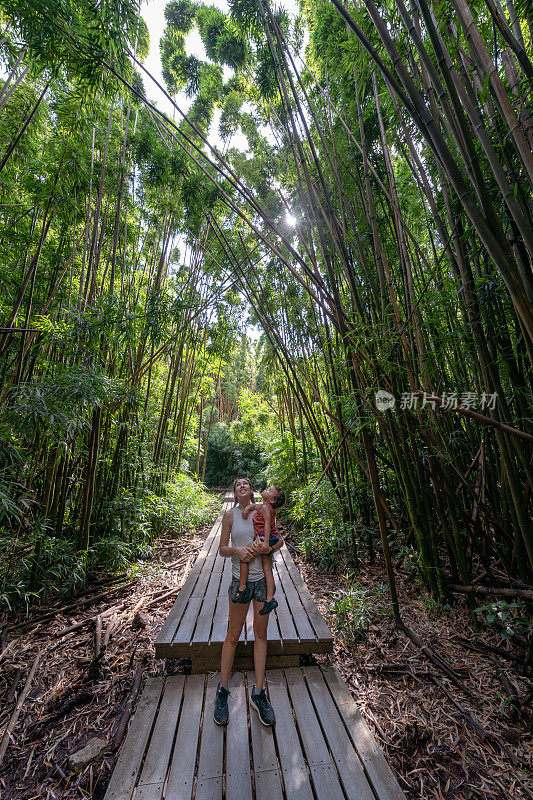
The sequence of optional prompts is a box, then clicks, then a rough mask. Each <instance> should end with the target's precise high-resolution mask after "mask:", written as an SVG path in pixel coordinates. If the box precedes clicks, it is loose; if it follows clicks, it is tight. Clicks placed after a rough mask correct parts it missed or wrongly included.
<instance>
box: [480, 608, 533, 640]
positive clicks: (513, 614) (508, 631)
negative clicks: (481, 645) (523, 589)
mask: <svg viewBox="0 0 533 800" xmlns="http://www.w3.org/2000/svg"><path fill="white" fill-rule="evenodd" d="M521 608H522V606H521V605H520V603H514V602H513V603H508V602H507V600H495V601H494V602H493V603H488V604H487V605H484V606H479V607H478V608H475V609H474V612H475V613H476V614H480V613H483V612H484V614H485V619H486V620H487V622H488V623H489V625H491V624H492V623H493V622H494V621H495V620H498V621H499V622H501V624H502V625H503V627H502V628H501V629H500V637H501V638H502V639H510V638H511V636H513V635H514V634H515V633H518V634H521V635H524V634H526V633H527V632H528V629H529V625H530V620H529V619H527V617H522V616H521V615H520V613H519V612H518V611H517V609H521Z"/></svg>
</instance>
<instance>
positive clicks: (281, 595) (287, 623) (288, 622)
mask: <svg viewBox="0 0 533 800" xmlns="http://www.w3.org/2000/svg"><path fill="white" fill-rule="evenodd" d="M276 561H277V559H276V558H274V559H273V563H272V571H273V573H274V580H275V581H276V595H275V597H276V600H277V601H278V607H277V608H276V610H275V611H274V612H273V613H274V614H275V615H276V619H277V622H278V627H279V631H280V637H281V639H282V641H283V650H284V651H285V652H287V653H290V652H296V650H297V647H296V646H297V645H298V644H299V643H300V640H299V638H298V631H297V630H296V628H295V626H294V621H293V619H292V616H291V612H290V610H289V605H288V603H287V598H286V597H285V590H284V588H283V581H282V580H281V576H280V574H279V572H278V568H277V563H276Z"/></svg>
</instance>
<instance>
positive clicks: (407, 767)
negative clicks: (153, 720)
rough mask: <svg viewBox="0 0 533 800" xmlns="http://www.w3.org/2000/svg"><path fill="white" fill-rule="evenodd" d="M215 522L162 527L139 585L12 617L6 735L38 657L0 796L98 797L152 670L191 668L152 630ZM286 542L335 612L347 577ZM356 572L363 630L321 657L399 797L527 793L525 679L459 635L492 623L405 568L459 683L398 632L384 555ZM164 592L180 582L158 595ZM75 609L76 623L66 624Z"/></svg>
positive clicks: (107, 587) (402, 576)
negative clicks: (513, 691) (512, 710)
mask: <svg viewBox="0 0 533 800" xmlns="http://www.w3.org/2000/svg"><path fill="white" fill-rule="evenodd" d="M209 529H210V526H206V528H204V529H202V530H199V531H196V532H191V533H189V534H185V535H182V536H180V537H179V538H177V539H176V538H171V537H169V536H165V537H162V538H160V539H158V541H157V542H156V545H155V547H154V555H153V558H152V560H151V561H149V562H146V563H142V564H140V565H138V566H137V567H136V569H135V577H134V578H132V576H128V578H127V579H126V580H123V583H125V582H127V583H128V584H130V582H131V581H132V580H133V581H134V582H133V584H130V585H128V586H125V588H123V589H120V588H119V587H120V583H118V582H117V581H116V578H115V579H114V582H113V581H112V579H110V582H109V583H107V584H103V583H102V584H101V585H99V586H95V585H93V586H91V587H89V588H90V589H91V590H92V593H88V594H85V595H80V596H78V598H77V599H76V601H74V604H75V607H74V608H73V609H69V608H68V606H69V603H68V602H66V601H65V602H62V603H55V604H52V603H50V604H49V605H47V606H43V607H40V608H39V609H38V611H35V613H34V615H33V620H32V621H30V620H28V621H25V620H23V619H21V618H20V617H19V618H18V619H13V620H10V619H8V620H7V621H6V622H7V629H6V628H4V631H5V632H6V633H7V636H6V635H2V640H3V643H2V644H0V660H1V663H0V699H1V704H2V705H1V708H0V741H1V737H2V736H3V732H4V730H5V726H6V724H7V723H8V721H9V720H10V719H11V718H12V715H13V712H14V711H15V709H16V707H17V701H18V700H20V699H21V696H22V695H23V694H24V687H25V683H26V679H27V677H28V675H29V673H30V670H31V667H32V664H34V663H35V659H36V656H37V655H38V654H39V653H40V659H39V662H38V664H37V666H36V668H35V671H34V674H33V678H32V681H31V684H30V685H29V687H28V688H29V692H28V694H27V696H26V697H25V699H24V702H23V704H22V708H21V712H20V716H19V717H18V720H17V721H16V724H15V725H14V726H13V728H12V730H11V733H10V735H9V738H10V741H9V744H8V747H7V752H6V755H5V757H4V761H3V763H2V765H1V767H0V796H1V797H2V798H5V800H8V798H9V800H37V798H39V800H41V798H42V800H55V798H58V799H59V798H61V800H71V798H72V800H74V798H80V797H91V798H95V800H98V798H102V797H103V795H104V793H105V789H106V786H107V783H108V780H109V777H110V775H111V772H112V770H113V766H114V763H115V760H116V752H115V753H113V752H112V751H113V743H114V744H115V746H116V751H118V750H119V747H120V742H121V741H122V736H123V730H124V729H125V725H126V723H127V720H128V718H129V713H130V712H131V710H132V708H133V710H134V706H135V699H136V697H138V694H139V693H140V690H142V686H143V684H144V681H145V678H146V676H148V675H150V674H152V675H153V674H165V672H176V671H182V670H184V669H186V663H185V662H184V661H181V660H178V661H168V662H164V661H161V660H156V659H155V653H154V640H155V637H156V635H157V633H158V631H159V629H160V627H161V625H162V623H163V621H164V619H165V617H166V616H167V614H168V612H169V610H170V608H171V606H172V603H173V602H174V599H175V596H176V593H177V591H178V590H179V587H180V586H181V585H182V584H183V582H184V580H185V577H186V575H187V573H188V571H189V569H190V567H191V565H192V563H193V562H194V559H195V557H196V553H197V552H198V549H199V548H200V547H201V546H202V543H203V541H204V539H205V536H206V535H207V533H208V531H209ZM288 543H289V546H290V547H291V551H292V553H293V556H294V557H295V560H296V561H297V562H298V564H299V567H300V570H301V571H302V573H303V575H304V578H305V580H306V581H307V583H308V585H309V588H310V589H311V591H312V593H313V595H314V596H315V598H316V600H317V603H318V606H319V608H320V610H321V612H322V613H323V614H324V616H325V617H326V619H328V621H329V622H330V623H331V624H333V615H332V609H333V604H334V601H335V593H336V592H338V591H339V589H342V588H343V587H345V586H347V585H348V583H347V578H346V577H343V575H342V574H330V573H325V572H324V570H322V569H319V568H318V567H317V566H315V565H313V564H310V563H309V562H306V561H304V560H303V559H302V558H298V554H297V551H296V550H295V546H297V542H296V540H295V537H294V536H293V535H291V536H288ZM356 580H357V586H358V587H360V588H361V590H362V593H363V595H364V596H365V597H366V600H365V603H366V606H365V608H366V612H368V618H369V621H370V625H369V627H368V630H367V633H366V636H365V638H364V639H363V640H361V641H360V642H359V643H358V644H357V645H356V646H354V647H348V646H347V645H346V644H345V642H344V641H343V639H342V636H341V635H336V636H335V650H334V653H333V654H332V655H331V656H319V657H317V660H322V661H324V660H325V661H330V662H332V663H334V664H335V665H336V666H337V668H338V669H339V670H340V671H341V673H342V674H343V677H344V679H345V680H346V682H347V684H348V685H349V687H350V689H351V691H352V693H353V696H354V698H355V701H356V702H357V705H358V706H359V708H360V710H361V713H362V714H363V717H364V718H365V719H366V721H367V722H368V724H369V725H370V728H371V730H372V732H373V734H374V736H375V737H376V740H377V741H378V742H379V743H380V745H381V746H382V747H383V749H384V752H385V754H386V757H387V759H388V761H389V763H390V765H391V767H392V769H393V771H394V773H395V775H396V777H397V779H398V781H399V783H400V786H401V787H402V789H403V791H404V792H405V795H406V797H407V799H408V800H414V799H415V798H424V800H425V799H426V798H428V800H429V799H430V798H431V800H433V798H435V800H452V798H453V800H469V799H470V798H483V799H484V800H487V798H497V800H508V799H509V798H512V800H525V798H527V797H530V796H531V791H532V790H533V783H532V781H531V771H530V770H531V755H532V750H531V745H532V738H531V730H532V722H533V714H532V710H531V700H532V694H533V693H532V692H531V682H530V681H527V680H526V678H525V677H524V676H523V675H522V674H521V672H520V670H519V669H517V668H516V667H515V666H514V664H513V662H512V660H509V659H506V660H504V661H502V660H501V659H500V657H499V656H496V655H493V654H488V653H487V654H485V653H481V652H475V651H471V650H469V649H465V646H464V641H469V642H470V643H471V644H472V643H477V644H479V643H482V644H483V645H492V646H495V647H500V646H501V642H500V640H499V636H498V634H496V633H493V632H492V631H489V630H488V629H487V628H485V627H483V628H479V627H475V625H473V623H472V621H471V619H470V616H469V614H468V612H467V610H466V607H465V605H464V603H463V601H462V600H460V601H459V603H458V604H457V605H456V606H455V607H454V609H453V612H451V611H450V612H444V611H442V610H439V609H438V608H436V607H435V606H434V605H433V604H432V603H431V602H429V601H428V599H427V598H426V597H425V595H424V593H423V592H422V591H421V590H420V588H419V587H418V586H417V585H416V583H415V582H414V581H413V577H412V575H410V574H409V573H408V572H407V571H405V572H402V571H400V572H399V574H398V592H399V599H400V604H401V607H402V614H403V618H404V621H405V622H406V624H407V625H408V626H409V627H410V628H411V629H412V630H414V631H415V632H416V633H417V634H418V635H419V636H421V637H422V639H423V640H424V642H425V643H426V644H429V645H431V646H432V647H433V648H434V649H436V650H437V651H438V652H439V653H440V655H441V656H443V657H444V658H445V659H446V661H447V662H448V663H449V664H450V665H451V666H452V667H453V669H454V671H455V672H456V673H457V674H458V675H459V676H460V682H461V684H462V686H463V687H464V688H465V689H466V691H467V692H468V691H469V692H470V694H468V693H465V691H464V689H460V688H458V686H457V685H454V684H453V683H452V682H451V681H450V680H449V679H448V677H447V676H446V675H444V673H442V672H440V671H439V670H438V669H437V668H436V667H435V666H434V665H433V664H431V663H430V662H428V661H427V659H426V657H425V656H424V654H423V653H421V652H420V651H419V650H418V649H417V648H416V647H415V646H414V645H412V644H411V642H410V640H408V639H407V638H406V637H405V636H404V635H403V634H401V633H398V632H397V631H395V629H394V625H393V621H392V619H391V617H390V614H389V613H388V612H387V610H386V609H387V607H388V598H387V595H386V593H385V592H384V591H383V590H382V589H380V587H381V586H382V585H383V584H384V583H385V572H384V568H383V565H382V564H381V562H380V561H379V560H378V562H377V563H376V564H375V565H374V566H372V567H365V568H363V569H362V570H361V572H360V573H358V575H357V579H356ZM365 589H366V592H365V591H364V590H365ZM104 592H105V593H106V594H102V593H104ZM169 592H174V594H173V595H172V596H169V597H166V595H168V593H169ZM82 603H86V604H85V605H82ZM139 612H141V614H139ZM47 613H48V614H49V615H50V616H48V617H46V618H44V619H42V620H41V621H40V622H39V621H38V619H37V618H38V617H40V616H42V615H45V614H47ZM98 616H100V621H101V625H100V624H99V623H97V622H96V618H97V617H98ZM79 622H83V623H84V624H83V625H82V626H81V627H79V628H78V629H76V630H75V631H72V632H70V633H65V632H64V631H65V629H66V628H68V627H70V626H72V625H75V624H77V623H79ZM10 626H12V627H10ZM100 629H101V635H99V634H98V633H97V630H100ZM58 634H63V635H59V636H58ZM458 637H462V640H463V643H462V644H461V643H459V642H458ZM98 643H99V646H100V655H99V657H98V658H96V659H95V652H96V650H97V649H98ZM509 652H510V653H511V652H512V650H509ZM501 671H504V672H505V674H506V675H507V677H508V679H509V680H510V681H511V683H512V684H513V685H515V686H516V687H517V689H518V696H519V700H520V702H521V714H520V716H519V717H518V718H517V719H516V720H515V721H512V720H510V719H509V718H508V717H506V716H504V715H503V714H502V711H501V707H502V694H503V690H502V685H501V682H500V679H499V678H498V673H499V672H501ZM136 689H138V690H139V692H138V693H137V694H136V693H135V690H136ZM453 700H455V702H456V703H457V704H458V706H456V705H454V703H453V702H452V701H453ZM132 701H133V702H132ZM476 723H477V727H476ZM94 738H98V739H100V740H102V746H104V745H106V749H105V750H104V751H103V753H102V755H100V757H98V758H96V759H95V760H93V761H92V762H91V763H90V764H88V765H87V766H86V767H84V768H82V769H81V770H79V771H74V770H73V769H72V768H71V766H70V764H69V758H70V757H71V756H72V755H75V754H76V753H78V752H79V751H80V749H82V748H83V747H84V745H85V744H86V743H87V742H88V741H89V740H90V739H94ZM0 752H1V745H0ZM231 800H235V799H231Z"/></svg>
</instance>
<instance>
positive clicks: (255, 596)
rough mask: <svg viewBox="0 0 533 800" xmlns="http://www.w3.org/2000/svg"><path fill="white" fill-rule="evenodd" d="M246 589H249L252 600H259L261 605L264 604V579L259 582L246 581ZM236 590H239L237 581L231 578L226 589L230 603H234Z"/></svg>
mask: <svg viewBox="0 0 533 800" xmlns="http://www.w3.org/2000/svg"><path fill="white" fill-rule="evenodd" d="M246 587H247V588H251V591H252V597H251V599H252V600H259V601H261V602H263V603H264V602H265V600H266V599H267V585H266V578H259V580H257V581H247V582H246ZM238 588H239V579H238V578H232V579H231V583H230V585H229V589H228V594H229V598H230V600H231V602H232V603H234V602H235V594H236V592H237V589H238ZM275 593H276V587H275V586H274V594H275Z"/></svg>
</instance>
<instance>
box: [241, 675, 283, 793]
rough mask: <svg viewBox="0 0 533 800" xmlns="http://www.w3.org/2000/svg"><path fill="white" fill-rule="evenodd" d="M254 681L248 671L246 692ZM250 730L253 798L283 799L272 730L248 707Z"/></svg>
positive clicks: (253, 676)
mask: <svg viewBox="0 0 533 800" xmlns="http://www.w3.org/2000/svg"><path fill="white" fill-rule="evenodd" d="M254 683H255V673H254V672H249V673H248V692H251V691H252V686H253V685H254ZM250 732H251V735H252V756H253V768H254V778H255V800H284V798H283V790H282V787H281V780H280V774H279V767H278V760H277V758H276V750H275V746H274V732H273V730H272V728H271V727H266V726H265V725H263V724H262V723H261V722H260V721H259V714H258V713H257V711H256V710H255V708H252V707H250Z"/></svg>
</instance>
